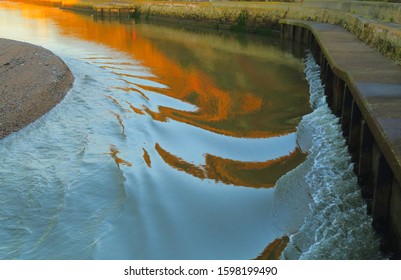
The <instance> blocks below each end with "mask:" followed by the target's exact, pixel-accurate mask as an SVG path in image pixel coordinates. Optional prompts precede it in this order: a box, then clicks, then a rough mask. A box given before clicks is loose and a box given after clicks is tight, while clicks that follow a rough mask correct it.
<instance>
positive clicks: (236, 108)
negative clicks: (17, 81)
mask: <svg viewBox="0 0 401 280" xmlns="http://www.w3.org/2000/svg"><path fill="white" fill-rule="evenodd" d="M21 10H22V14H23V16H26V17H29V18H32V17H35V18H37V19H43V20H48V19H52V20H53V21H55V22H56V24H57V26H58V27H59V28H60V30H61V32H62V33H64V34H66V35H69V36H71V35H72V36H76V37H79V38H81V39H84V40H87V41H91V42H97V43H100V44H104V45H107V46H109V47H111V48H114V49H116V50H118V51H122V52H125V53H127V54H130V55H132V56H133V57H134V58H135V59H136V60H139V61H140V62H141V64H142V65H144V66H146V67H147V68H149V69H151V71H152V72H153V74H154V75H155V76H156V77H157V78H149V77H147V78H146V79H148V80H153V81H157V82H158V83H160V84H164V85H167V86H168V89H161V88H156V87H153V86H146V85H143V84H141V85H140V84H136V87H138V88H142V89H143V90H145V91H146V90H151V91H154V92H157V93H160V94H164V95H167V96H170V97H173V98H176V99H179V100H181V101H184V102H187V103H190V104H192V105H195V106H196V107H197V108H198V110H197V111H195V112H188V111H182V110H177V109H175V108H166V107H162V108H160V110H159V111H160V114H162V116H163V118H160V115H156V114H150V115H151V116H157V117H158V119H163V120H164V119H165V118H171V119H174V120H176V121H180V122H185V123H188V124H191V125H194V126H197V127H201V128H203V129H206V130H210V131H213V132H217V133H221V134H224V135H229V136H235V137H254V138H259V137H271V136H279V135H284V134H287V133H290V132H294V131H295V125H296V122H297V121H296V120H297V118H298V119H299V116H301V115H303V114H305V113H307V112H309V110H310V109H309V108H308V107H307V106H306V105H305V104H307V97H306V96H305V97H304V98H303V99H302V98H301V99H300V101H301V103H300V102H299V101H298V102H297V104H291V103H288V106H289V107H288V106H284V105H283V104H282V102H279V103H274V102H273V103H272V102H271V96H269V95H268V94H262V93H260V92H259V93H255V92H254V91H250V90H249V89H248V88H251V87H252V85H249V84H250V82H253V81H256V82H263V81H268V84H267V85H270V86H273V87H276V88H278V89H279V87H278V84H281V85H282V87H284V88H285V89H287V88H288V91H289V92H287V94H286V95H294V96H296V94H294V93H293V92H291V91H294V90H296V87H293V88H291V87H288V85H287V84H288V83H287V80H286V78H284V77H281V76H280V75H278V74H276V73H275V72H279V70H278V71H274V69H272V71H271V72H270V73H268V74H267V73H265V74H263V75H261V74H260V73H258V72H257V71H255V69H253V68H252V66H250V65H249V64H248V63H247V60H246V59H243V61H242V62H241V67H242V68H241V69H242V70H241V69H236V70H235V71H237V70H238V71H241V72H243V73H240V72H238V75H239V76H238V79H239V80H241V79H242V78H243V74H244V73H248V74H247V75H248V76H250V75H251V76H252V79H253V80H252V81H251V80H249V81H245V82H243V83H245V84H248V85H247V86H245V87H244V88H240V87H238V86H235V88H233V89H227V88H224V87H222V86H220V85H219V84H218V82H217V81H216V78H215V77H213V76H211V75H210V74H208V73H206V72H205V71H204V69H202V68H201V67H194V66H193V65H189V66H186V65H182V64H180V63H177V61H176V60H174V59H172V58H170V56H171V54H170V53H172V52H174V51H172V50H168V49H167V48H164V47H163V46H164V45H163V42H164V41H165V40H170V41H171V42H172V43H173V44H174V42H175V41H174V40H176V39H174V38H171V36H170V35H169V34H165V35H163V32H160V34H161V35H160V42H157V43H155V41H157V40H154V38H151V39H150V37H149V38H148V37H147V36H150V35H149V34H146V31H145V32H137V30H136V28H137V27H136V26H135V24H120V23H118V22H108V21H107V22H106V21H94V20H93V19H92V18H90V17H85V16H82V15H78V14H74V13H71V12H68V11H67V12H66V11H62V10H58V9H54V8H51V7H36V6H35V8H34V10H35V11H38V10H40V12H35V13H32V12H31V11H32V10H33V9H32V6H31V5H30V4H27V3H23V4H21ZM148 28H152V27H148ZM155 28H156V27H155ZM163 36H164V37H163ZM162 37H163V38H162ZM178 37H179V35H178ZM163 40H164V41H163ZM180 43H181V42H180ZM158 44H160V46H158ZM176 44H177V43H176ZM170 48H171V47H170ZM186 51H189V52H191V51H192V54H189V55H190V56H194V57H199V56H200V57H201V59H202V60H206V61H207V60H210V61H212V60H215V59H216V58H215V56H216V54H213V53H212V51H211V50H205V51H202V49H197V48H196V43H191V42H188V44H187V46H186ZM215 64H216V63H215ZM217 64H218V63H217ZM230 70H231V69H226V72H230ZM120 74H121V75H122V76H124V75H125V76H129V74H124V73H120ZM241 77H242V78H241ZM127 83H129V81H128V80H127ZM267 85H266V86H267ZM136 87H130V86H129V85H127V87H126V88H125V90H126V91H127V92H130V91H136V92H138V93H140V94H141V95H142V96H143V97H144V98H147V97H146V95H145V94H144V93H143V92H142V91H141V90H138V89H137V88H136ZM286 87H287V88H286ZM120 89H121V88H120ZM233 91H235V94H233ZM266 91H267V92H268V91H269V89H266ZM275 98H276V99H277V100H280V98H282V99H283V100H286V99H287V98H288V97H287V96H284V95H282V96H281V97H277V96H276V97H275ZM302 104H303V105H302ZM299 105H301V106H299ZM262 119H263V121H261V120H262ZM288 119H294V120H293V121H292V122H287V121H286V120H288Z"/></svg>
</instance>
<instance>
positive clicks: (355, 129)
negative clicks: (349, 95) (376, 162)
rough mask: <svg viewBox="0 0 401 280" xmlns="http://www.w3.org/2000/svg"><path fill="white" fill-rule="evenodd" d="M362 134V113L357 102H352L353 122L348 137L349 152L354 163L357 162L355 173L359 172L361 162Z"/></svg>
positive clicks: (351, 121)
mask: <svg viewBox="0 0 401 280" xmlns="http://www.w3.org/2000/svg"><path fill="white" fill-rule="evenodd" d="M360 132H361V111H360V110H359V108H358V105H357V104H356V102H355V100H353V101H352V108H351V120H350V128H349V137H348V150H349V151H350V153H351V155H352V161H353V162H355V171H356V172H357V171H358V160H359V144H360V143H359V139H360Z"/></svg>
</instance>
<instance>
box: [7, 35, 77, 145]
mask: <svg viewBox="0 0 401 280" xmlns="http://www.w3.org/2000/svg"><path fill="white" fill-rule="evenodd" d="M73 81H74V77H73V75H72V73H71V71H70V70H69V69H68V67H67V65H66V64H65V63H64V62H63V61H62V60H61V59H60V58H59V57H57V56H56V55H55V54H53V53H52V52H50V51H49V50H46V49H44V48H42V47H38V46H35V45H31V44H27V43H23V42H18V41H12V40H6V39H1V38H0V139H1V138H3V137H4V136H6V135H8V134H10V133H12V132H14V131H17V130H19V129H21V128H23V127H24V126H26V125H28V124H30V123H31V122H33V121H35V120H36V119H37V118H39V117H40V116H42V115H43V114H45V113H46V112H48V111H49V110H50V109H51V108H53V107H54V106H55V105H57V104H58V103H59V102H60V101H61V100H62V99H63V98H64V96H65V94H66V93H67V92H68V90H69V89H70V88H71V86H72V83H73Z"/></svg>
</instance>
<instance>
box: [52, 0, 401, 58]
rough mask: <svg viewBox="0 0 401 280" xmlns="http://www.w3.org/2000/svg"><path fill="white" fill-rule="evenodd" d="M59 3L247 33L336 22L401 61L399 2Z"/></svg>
mask: <svg viewBox="0 0 401 280" xmlns="http://www.w3.org/2000/svg"><path fill="white" fill-rule="evenodd" d="M53 1H56V0H53ZM397 1H398V0H394V2H397ZM60 2H61V3H60V6H61V7H62V8H65V9H73V10H79V11H89V12H91V13H94V14H95V16H100V17H117V16H118V17H126V16H127V14H128V17H135V18H142V19H149V20H152V19H154V20H168V21H171V20H174V21H176V22H178V23H183V24H186V25H187V24H194V25H197V26H202V27H209V28H216V29H231V30H240V31H247V32H261V33H265V32H266V30H271V29H277V28H279V27H280V24H279V22H280V21H281V20H286V19H297V20H308V21H314V22H322V23H331V24H336V25H340V26H341V27H343V28H344V29H346V30H347V31H350V32H351V33H353V34H354V35H356V36H357V37H358V39H360V40H361V41H363V42H364V43H365V44H368V45H369V46H371V47H373V48H375V49H376V50H378V51H380V52H381V53H382V54H383V55H385V56H386V57H388V58H390V59H392V60H393V61H394V62H395V63H397V64H400V63H401V31H400V30H401V8H400V5H399V4H397V3H383V2H365V1H323V2H319V1H313V0H305V1H294V2H290V3H288V2H242V1H241V2H239V1H238V2H237V1H216V2H203V1H202V2H198V1H194V2H190V1H179V2H164V1H141V0H121V1H113V2H108V1H103V0H63V1H60ZM124 10H127V11H128V12H124Z"/></svg>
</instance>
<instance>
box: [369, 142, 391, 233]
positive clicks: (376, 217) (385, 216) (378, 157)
mask: <svg viewBox="0 0 401 280" xmlns="http://www.w3.org/2000/svg"><path fill="white" fill-rule="evenodd" d="M372 167H373V170H372V171H373V172H372V173H373V183H374V193H373V204H372V218H373V225H374V227H375V228H376V229H377V230H378V231H379V232H385V231H386V228H387V226H388V222H389V210H390V207H389V206H390V195H391V187H392V184H393V172H392V171H391V169H390V167H389V165H388V163H387V161H386V159H385V158H384V156H383V154H382V153H381V151H380V149H379V148H378V146H377V145H376V144H375V145H373V154H372Z"/></svg>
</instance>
